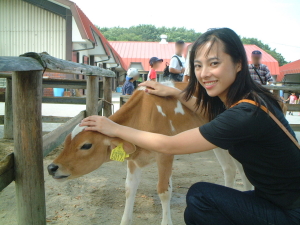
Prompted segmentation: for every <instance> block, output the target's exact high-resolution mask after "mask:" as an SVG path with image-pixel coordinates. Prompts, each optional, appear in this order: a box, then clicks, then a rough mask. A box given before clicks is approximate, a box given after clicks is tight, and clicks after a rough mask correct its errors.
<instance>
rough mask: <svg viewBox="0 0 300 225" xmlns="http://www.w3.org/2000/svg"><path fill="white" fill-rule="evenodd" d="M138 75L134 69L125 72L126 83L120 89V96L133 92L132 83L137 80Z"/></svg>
mask: <svg viewBox="0 0 300 225" xmlns="http://www.w3.org/2000/svg"><path fill="white" fill-rule="evenodd" d="M139 76H140V74H139V71H138V70H137V69H136V68H129V69H128V71H127V76H126V81H125V83H124V84H123V87H122V95H132V93H133V91H134V85H133V82H134V81H135V80H137V79H138V78H139Z"/></svg>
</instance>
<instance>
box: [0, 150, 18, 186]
mask: <svg viewBox="0 0 300 225" xmlns="http://www.w3.org/2000/svg"><path fill="white" fill-rule="evenodd" d="M14 179H15V175H14V155H13V153H11V154H9V155H7V156H5V157H4V158H3V159H2V160H1V161H0V191H2V190H3V189H4V188H5V187H7V186H8V185H9V184H10V183H11V182H12V181H13V180H14Z"/></svg>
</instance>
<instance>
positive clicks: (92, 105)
mask: <svg viewBox="0 0 300 225" xmlns="http://www.w3.org/2000/svg"><path fill="white" fill-rule="evenodd" d="M98 80H99V78H98V77H95V76H88V77H87V94H86V116H92V115H98V104H97V103H98V93H99V90H98V89H99V83H98Z"/></svg>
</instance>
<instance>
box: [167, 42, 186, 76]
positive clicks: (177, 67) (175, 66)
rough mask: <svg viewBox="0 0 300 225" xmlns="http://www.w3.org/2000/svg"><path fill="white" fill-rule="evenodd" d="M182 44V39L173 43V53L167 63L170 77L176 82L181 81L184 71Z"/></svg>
mask: <svg viewBox="0 0 300 225" xmlns="http://www.w3.org/2000/svg"><path fill="white" fill-rule="evenodd" d="M184 46H185V44H184V41H177V42H176V43H175V55H173V57H172V58H171V61H170V65H169V72H170V78H171V80H173V81H176V82H180V81H182V79H183V74H184V71H185V60H184V58H183V57H182V53H183V50H184Z"/></svg>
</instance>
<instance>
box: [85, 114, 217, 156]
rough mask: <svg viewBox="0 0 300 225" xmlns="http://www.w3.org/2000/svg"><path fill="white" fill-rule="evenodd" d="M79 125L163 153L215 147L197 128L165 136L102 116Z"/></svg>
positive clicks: (185, 152) (91, 117)
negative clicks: (123, 124) (117, 122)
mask: <svg viewBox="0 0 300 225" xmlns="http://www.w3.org/2000/svg"><path fill="white" fill-rule="evenodd" d="M81 126H88V127H87V128H85V130H90V131H98V132H100V133H102V134H105V135H107V136H110V137H119V138H121V139H123V140H126V141H128V142H130V143H132V144H134V145H136V146H139V147H141V148H144V149H148V150H152V151H155V152H161V153H165V154H172V155H180V154H190V153H196V152H202V151H207V150H211V149H213V148H216V146H215V145H213V144H212V143H210V142H208V141H207V140H206V139H205V138H204V137H203V136H202V135H201V133H200V132H199V129H198V128H195V129H192V130H188V131H185V132H182V133H180V134H177V135H175V136H166V135H162V134H156V133H150V132H146V131H140V130H136V129H133V128H130V127H126V126H122V125H119V124H116V123H114V122H113V121H111V120H109V119H107V118H106V117H102V116H90V117H87V118H85V119H84V120H83V121H82V123H81Z"/></svg>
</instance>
